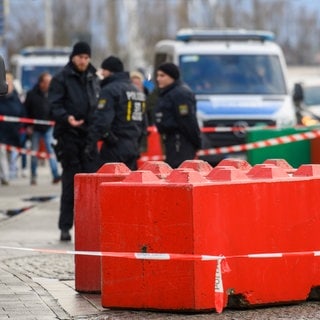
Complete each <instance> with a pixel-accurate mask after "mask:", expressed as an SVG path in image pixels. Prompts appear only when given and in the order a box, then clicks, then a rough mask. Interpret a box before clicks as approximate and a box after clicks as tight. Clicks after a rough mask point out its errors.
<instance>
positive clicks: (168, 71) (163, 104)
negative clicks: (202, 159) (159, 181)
mask: <svg viewBox="0 0 320 320" xmlns="http://www.w3.org/2000/svg"><path fill="white" fill-rule="evenodd" d="M157 84H158V88H159V97H158V100H157V104H156V106H155V124H156V126H157V129H158V131H159V133H160V134H161V137H162V140H163V144H164V148H165V155H166V162H167V163H168V164H169V165H170V166H171V167H172V168H177V167H178V166H179V165H180V164H181V163H182V162H183V161H185V160H192V159H194V158H195V156H196V152H197V150H198V149H200V148H201V136H200V129H199V125H198V122H197V118H196V101H195V96H194V94H193V92H192V91H191V90H190V88H189V87H188V86H187V85H186V84H184V83H182V82H181V80H180V72H179V69H178V67H177V66H176V65H175V64H173V63H164V64H162V65H160V66H159V67H158V69H157Z"/></svg>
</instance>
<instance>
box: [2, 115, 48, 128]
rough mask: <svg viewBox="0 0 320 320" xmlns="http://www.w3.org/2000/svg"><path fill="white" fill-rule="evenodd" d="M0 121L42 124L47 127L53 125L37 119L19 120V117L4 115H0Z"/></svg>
mask: <svg viewBox="0 0 320 320" xmlns="http://www.w3.org/2000/svg"><path fill="white" fill-rule="evenodd" d="M0 121H6V122H21V123H31V124H43V125H49V126H53V125H54V121H47V120H37V119H31V118H19V117H12V116H4V115H0Z"/></svg>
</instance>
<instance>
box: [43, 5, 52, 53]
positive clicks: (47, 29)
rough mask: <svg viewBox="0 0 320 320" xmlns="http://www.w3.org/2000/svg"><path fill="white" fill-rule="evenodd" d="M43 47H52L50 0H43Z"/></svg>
mask: <svg viewBox="0 0 320 320" xmlns="http://www.w3.org/2000/svg"><path fill="white" fill-rule="evenodd" d="M44 5H45V25H46V26H45V37H44V38H45V46H46V47H47V48H52V47H53V28H52V0H45V1H44Z"/></svg>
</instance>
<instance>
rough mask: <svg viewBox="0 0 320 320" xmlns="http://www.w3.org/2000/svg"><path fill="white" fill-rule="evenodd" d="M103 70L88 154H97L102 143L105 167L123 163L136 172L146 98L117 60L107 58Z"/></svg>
mask: <svg viewBox="0 0 320 320" xmlns="http://www.w3.org/2000/svg"><path fill="white" fill-rule="evenodd" d="M101 68H102V75H103V77H104V79H103V80H102V82H101V93H100V97H99V102H98V107H97V110H96V111H95V115H94V121H93V123H92V125H91V127H90V130H89V135H88V140H87V154H88V156H89V157H90V153H91V152H92V150H93V151H94V150H96V142H97V141H98V140H100V139H102V140H103V143H102V147H101V150H100V158H101V160H102V163H105V162H122V163H124V164H126V165H127V166H128V167H129V168H130V169H131V170H135V169H137V159H138V158H139V156H140V144H141V141H142V138H143V136H144V135H146V129H147V118H146V113H145V111H146V110H145V109H146V107H145V94H144V93H143V92H141V91H139V90H138V89H137V88H136V87H135V86H134V85H133V84H132V82H131V80H130V76H129V73H128V72H124V68H123V63H122V61H121V60H120V59H118V58H117V57H114V56H110V57H108V58H106V59H105V60H104V61H103V62H102V64H101ZM94 152H95V151H94Z"/></svg>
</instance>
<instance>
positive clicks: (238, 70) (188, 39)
mask: <svg viewBox="0 0 320 320" xmlns="http://www.w3.org/2000/svg"><path fill="white" fill-rule="evenodd" d="M163 62H173V63H176V64H177V65H178V66H179V68H180V71H181V78H182V80H183V81H184V82H186V83H187V84H188V85H189V86H190V88H191V89H192V90H193V91H194V92H195V94H196V99H197V117H198V121H199V124H200V127H201V128H202V131H203V133H202V136H203V146H202V147H203V149H208V148H215V147H223V146H232V145H238V144H243V143H245V142H246V133H247V130H248V128H250V127H253V126H258V125H259V126H278V127H287V126H293V125H295V124H296V122H297V119H296V114H295V108H294V105H293V101H292V97H291V95H290V92H289V88H288V83H287V73H286V72H287V67H286V62H285V58H284V55H283V52H282V50H281V48H280V46H279V45H278V44H277V43H276V42H275V37H274V34H273V33H272V32H268V31H258V30H253V31H250V30H233V29H227V30H194V29H183V30H180V31H178V33H177V35H176V39H175V40H162V41H160V42H158V43H157V44H156V47H155V62H154V63H155V65H154V67H155V70H156V69H157V67H158V66H159V65H160V64H161V63H163ZM226 156H231V155H230V154H229V155H227V154H224V155H219V156H217V155H216V156H214V158H212V157H210V158H208V157H204V158H203V159H204V160H207V161H209V162H210V163H217V162H219V161H220V160H221V159H222V158H224V157H226ZM232 157H245V154H243V153H234V154H232Z"/></svg>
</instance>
